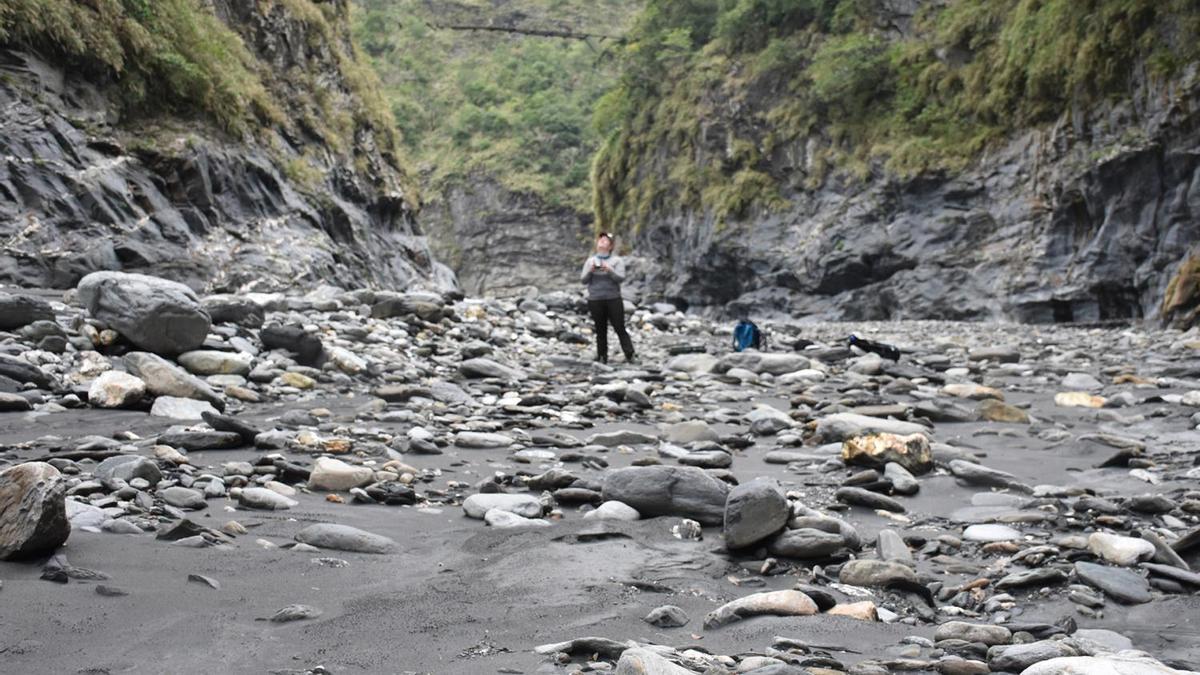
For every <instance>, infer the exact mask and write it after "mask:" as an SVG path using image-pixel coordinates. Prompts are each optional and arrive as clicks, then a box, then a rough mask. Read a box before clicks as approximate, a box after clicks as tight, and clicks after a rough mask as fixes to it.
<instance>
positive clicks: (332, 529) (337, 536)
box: [296, 523, 396, 553]
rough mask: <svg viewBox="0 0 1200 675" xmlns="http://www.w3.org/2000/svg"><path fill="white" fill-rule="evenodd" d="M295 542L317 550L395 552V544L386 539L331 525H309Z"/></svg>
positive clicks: (346, 527) (342, 526) (297, 535)
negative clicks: (314, 547)
mask: <svg viewBox="0 0 1200 675" xmlns="http://www.w3.org/2000/svg"><path fill="white" fill-rule="evenodd" d="M296 541H298V542H300V543H302V544H308V545H310V546H316V547H317V548H328V549H333V550H335V551H351V552H354V553H391V552H392V551H394V550H396V542H395V541H392V540H391V539H389V538H387V537H384V536H382V535H378V534H373V533H371V532H367V531H366V530H360V529H358V528H357V527H350V526H349V525H336V524H333V523H317V524H316V525H309V526H308V527H306V528H304V529H303V530H300V532H299V533H297V534H296Z"/></svg>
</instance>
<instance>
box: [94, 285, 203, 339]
mask: <svg viewBox="0 0 1200 675" xmlns="http://www.w3.org/2000/svg"><path fill="white" fill-rule="evenodd" d="M76 290H77V291H78V292H79V301H80V303H81V304H83V306H84V308H86V309H87V311H88V313H90V314H91V315H92V316H93V317H95V318H96V319H98V320H100V321H103V322H104V323H106V324H108V326H109V327H111V328H112V329H113V330H115V331H117V332H118V333H120V334H121V335H122V336H124V337H125V339H127V340H129V341H130V342H132V343H133V344H135V345H137V346H138V347H141V348H142V349H145V350H146V351H150V352H154V353H155V354H167V355H175V354H179V353H182V352H186V351H188V350H190V349H195V348H197V347H199V346H200V345H202V344H204V338H205V337H207V336H208V329H209V327H210V326H211V323H212V320H211V318H210V317H209V315H208V312H206V311H205V310H204V307H203V306H202V305H201V304H200V299H199V298H198V297H196V294H195V293H194V292H193V291H192V289H190V288H188V287H187V286H184V285H183V284H181V283H178V282H175V281H168V280H166V279H160V278H158V277H152V276H147V275H145V274H128V273H125V272H93V273H91V274H89V275H87V276H86V277H84V278H83V279H82V280H80V282H79V286H78V287H77V288H76Z"/></svg>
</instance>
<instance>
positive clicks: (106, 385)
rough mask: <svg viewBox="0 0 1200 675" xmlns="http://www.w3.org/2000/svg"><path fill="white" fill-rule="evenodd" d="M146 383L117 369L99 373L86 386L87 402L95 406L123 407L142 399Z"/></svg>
mask: <svg viewBox="0 0 1200 675" xmlns="http://www.w3.org/2000/svg"><path fill="white" fill-rule="evenodd" d="M145 395H146V383H145V382H143V381H142V380H141V378H138V377H134V376H133V375H130V374H129V373H124V372H121V371H119V370H109V371H105V372H103V373H101V374H100V376H99V377H97V378H96V379H95V380H93V381H92V386H90V387H88V402H89V403H91V404H92V405H94V406H96V407H97V408H123V407H125V406H128V405H133V404H134V403H137V402H138V401H140V400H142V397H143V396H145Z"/></svg>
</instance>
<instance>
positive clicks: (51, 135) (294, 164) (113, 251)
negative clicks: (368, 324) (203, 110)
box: [0, 0, 455, 290]
mask: <svg viewBox="0 0 1200 675" xmlns="http://www.w3.org/2000/svg"><path fill="white" fill-rule="evenodd" d="M319 7H320V9H318V5H315V4H313V3H311V2H308V1H307V0H303V1H302V2H276V1H271V0H267V1H261V2H253V3H246V2H232V1H230V0H218V1H217V2H214V3H213V8H212V11H213V12H215V14H216V15H217V17H218V18H219V19H220V20H221V21H222V22H224V23H225V24H226V25H227V26H228V27H229V28H230V29H231V30H233V31H234V32H236V33H237V35H239V36H240V38H241V40H242V41H243V42H244V43H245V45H246V47H247V49H248V51H249V52H250V54H251V56H252V57H253V58H254V59H257V61H258V63H257V68H258V71H259V72H261V73H263V74H264V78H263V81H264V84H265V85H266V88H267V90H268V91H269V93H270V95H271V96H272V97H273V99H274V100H275V101H276V102H277V103H278V106H279V111H280V112H281V113H282V114H281V115H279V116H278V117H277V119H275V120H274V121H272V122H271V123H269V124H265V125H264V126H263V128H261V129H255V130H252V131H248V132H246V133H245V134H242V135H231V134H229V133H227V132H223V131H219V130H218V129H217V128H216V127H215V126H214V125H212V124H210V123H208V122H206V121H204V120H193V119H187V120H184V119H178V118H176V117H168V116H153V117H147V116H144V115H141V116H129V115H126V114H125V113H124V111H123V110H122V108H121V107H120V106H119V105H118V104H117V103H116V102H115V101H114V100H113V96H112V95H111V90H112V88H113V87H112V86H111V85H112V83H111V82H110V81H97V80H96V79H95V78H94V77H85V76H84V75H83V74H82V73H81V72H80V70H78V69H76V68H73V67H72V64H71V63H70V62H69V61H68V60H66V59H63V58H60V57H58V56H56V55H53V54H50V53H47V52H39V51H34V50H33V49H30V48H29V47H27V46H25V45H20V44H9V45H4V46H3V47H2V48H0V107H3V109H4V111H5V113H4V116H3V119H2V120H0V158H2V161H0V283H13V284H18V285H26V286H47V287H67V286H72V285H74V284H75V282H76V281H78V279H79V278H80V277H81V276H83V275H84V274H87V273H88V272H92V271H96V270H126V271H137V272H145V273H149V274H154V275H160V276H164V277H168V278H172V279H177V280H180V281H183V282H185V283H187V284H189V285H191V286H193V287H196V288H203V289H207V290H233V289H239V288H240V289H269V288H273V287H285V286H292V285H305V284H311V283H316V282H329V283H334V284H338V285H341V286H344V287H358V286H368V285H374V286H382V287H389V288H406V287H409V286H411V285H414V284H415V285H428V286H435V285H440V286H443V287H449V286H453V285H454V284H455V281H454V279H453V274H452V273H451V272H450V271H449V270H448V269H447V268H445V267H444V266H441V265H439V264H437V263H436V262H434V260H433V258H432V256H431V254H430V252H429V249H428V246H427V244H426V242H425V239H424V237H423V236H422V233H421V231H420V229H419V228H418V226H417V222H416V218H415V211H416V204H417V198H416V195H415V194H414V193H413V191H412V190H411V189H409V188H407V187H406V185H405V184H406V182H407V181H406V176H405V174H404V171H403V169H402V167H401V166H400V163H399V162H398V160H397V158H396V157H395V156H394V155H393V154H392V152H391V148H390V146H389V145H388V144H387V143H384V142H382V141H381V140H380V137H381V135H382V134H383V132H384V131H385V129H381V128H379V126H378V125H377V124H376V125H373V124H372V123H371V121H370V120H369V119H366V118H365V117H364V116H363V115H361V114H360V113H361V110H362V107H363V105H364V102H363V100H362V92H363V87H364V84H363V82H362V81H360V79H361V76H362V75H361V73H360V72H359V71H358V70H357V69H358V68H359V67H360V65H359V64H358V62H357V60H356V59H357V57H356V54H355V51H354V48H353V45H352V44H351V43H350V38H349V33H348V29H347V21H346V13H347V12H348V7H347V6H346V3H345V2H344V0H337V1H336V2H326V3H321V5H320V6H319ZM301 10H303V11H301ZM268 74H274V75H273V76H270V75H268ZM356 78H360V79H356ZM89 80H90V81H89ZM150 96H151V97H152V96H153V92H150ZM332 128H337V129H338V130H339V133H336V134H335V133H333V132H331V131H330V129H332ZM335 136H336V137H337V138H336V139H335Z"/></svg>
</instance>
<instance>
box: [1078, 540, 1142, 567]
mask: <svg viewBox="0 0 1200 675" xmlns="http://www.w3.org/2000/svg"><path fill="white" fill-rule="evenodd" d="M1088 550H1090V551H1091V552H1092V553H1095V554H1096V555H1098V556H1100V557H1101V558H1104V559H1105V560H1107V561H1109V562H1111V563H1115V564H1117V565H1124V566H1125V567H1130V566H1133V565H1136V564H1137V563H1139V562H1141V561H1143V560H1149V559H1150V558H1153V557H1154V544H1151V543H1150V542H1148V541H1146V540H1145V539H1140V538H1137V537H1123V536H1121V535H1118V534H1108V533H1107V532H1093V533H1092V535H1091V536H1089V537H1088Z"/></svg>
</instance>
